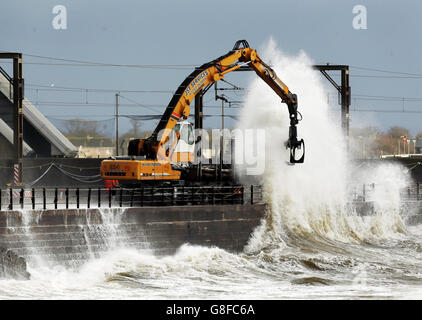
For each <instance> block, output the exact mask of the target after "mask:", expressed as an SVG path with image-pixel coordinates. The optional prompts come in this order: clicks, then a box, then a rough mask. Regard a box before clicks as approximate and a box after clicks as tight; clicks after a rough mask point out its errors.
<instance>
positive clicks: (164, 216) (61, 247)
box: [0, 204, 266, 278]
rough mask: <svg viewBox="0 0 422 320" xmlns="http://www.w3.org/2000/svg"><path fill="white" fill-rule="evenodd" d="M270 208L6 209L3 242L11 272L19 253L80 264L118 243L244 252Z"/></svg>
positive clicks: (0, 225) (156, 249)
mask: <svg viewBox="0 0 422 320" xmlns="http://www.w3.org/2000/svg"><path fill="white" fill-rule="evenodd" d="M265 208H266V207H265V205H263V204H257V205H218V206H183V207H143V208H127V209H117V208H116V209H104V210H101V211H100V210H98V209H80V210H76V209H75V210H46V211H26V212H19V211H2V212H0V248H2V250H3V251H2V252H3V253H4V254H3V256H4V257H6V258H5V259H3V260H4V261H6V262H5V263H3V264H4V265H5V267H4V268H6V267H7V269H8V270H9V273H8V274H9V275H10V274H12V273H11V272H10V269H12V270H13V268H11V266H13V263H14V262H16V261H18V260H17V259H18V257H22V258H24V259H25V260H26V261H27V263H31V264H34V265H36V264H37V263H40V262H42V263H47V264H61V265H66V266H68V267H78V266H80V265H81V264H82V263H84V262H86V261H87V260H89V259H90V258H97V257H100V256H101V255H102V254H104V253H106V252H107V251H108V250H110V249H113V248H118V247H126V248H127V247H130V248H136V249H140V250H142V249H144V250H149V251H152V252H153V253H154V254H155V255H167V254H173V253H174V252H175V251H176V250H177V248H179V247H180V246H181V245H182V244H184V243H190V244H197V245H203V246H218V247H220V248H223V249H226V250H228V251H232V252H239V251H242V250H243V248H244V246H245V245H246V243H247V241H248V239H249V237H250V235H251V233H252V231H253V230H254V228H255V227H257V226H258V225H259V224H260V221H261V219H262V218H264V215H265ZM7 252H9V253H8V254H9V256H10V255H11V254H12V255H13V257H14V258H13V257H9V256H7V254H6V253H7ZM0 256H1V255H0ZM8 257H9V258H8ZM1 261H2V260H1V258H0V264H1ZM22 266H23V264H22V261H21V260H19V263H18V264H17V265H16V270H15V274H17V275H19V276H20V277H21V278H25V277H26V276H27V275H26V273H25V272H26V270H25V268H23V267H22ZM4 268H3V269H4ZM1 270H2V267H0V276H1V275H2V271H1ZM4 275H5V272H3V276H4Z"/></svg>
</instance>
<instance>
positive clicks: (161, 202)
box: [0, 185, 262, 211]
mask: <svg viewBox="0 0 422 320" xmlns="http://www.w3.org/2000/svg"><path fill="white" fill-rule="evenodd" d="M260 202H262V187H261V186H258V185H250V186H201V187H198V186H177V187H141V188H133V189H132V188H115V189H104V188H73V189H72V188H37V189H35V188H32V189H12V188H9V189H6V190H0V211H4V210H16V209H32V210H38V209H43V210H47V209H83V208H87V209H89V208H114V207H144V206H189V205H236V204H256V203H260Z"/></svg>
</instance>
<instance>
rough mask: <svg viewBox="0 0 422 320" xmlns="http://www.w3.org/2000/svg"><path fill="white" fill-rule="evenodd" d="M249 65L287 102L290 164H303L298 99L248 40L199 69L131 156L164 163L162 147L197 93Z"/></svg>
mask: <svg viewBox="0 0 422 320" xmlns="http://www.w3.org/2000/svg"><path fill="white" fill-rule="evenodd" d="M245 64H246V65H248V66H249V67H250V68H251V69H253V70H254V71H255V72H256V73H257V74H258V76H259V77H260V78H261V79H263V80H264V81H265V82H266V83H267V84H268V85H269V86H270V87H271V88H272V89H273V90H274V91H275V92H276V94H277V95H278V96H280V98H281V99H282V102H284V103H286V104H287V106H288V109H289V114H290V129H289V139H288V140H287V142H286V147H288V148H290V162H291V163H301V162H303V160H304V150H303V156H302V157H301V158H300V159H298V160H297V159H296V158H295V151H296V149H301V148H302V147H303V148H304V143H303V140H300V141H298V140H297V129H296V124H297V123H298V121H299V120H298V117H297V116H298V111H297V97H296V95H295V94H292V93H291V92H290V91H289V89H288V87H287V86H286V85H285V84H284V83H283V82H282V81H281V80H280V79H279V78H278V77H277V75H276V73H275V72H274V71H273V70H272V69H271V68H270V67H269V66H268V65H267V64H265V63H264V62H263V61H262V59H261V58H260V57H259V56H258V54H257V53H256V51H255V50H254V49H252V48H250V47H249V44H248V43H247V41H246V40H239V41H237V42H236V44H235V46H234V47H233V49H232V50H231V51H229V52H228V53H227V54H225V55H224V56H221V57H219V58H217V59H215V60H213V61H211V62H208V63H205V64H203V65H202V66H200V67H199V68H196V69H195V70H194V71H193V72H192V73H191V74H190V75H189V76H188V77H187V78H186V79H185V80H184V81H183V82H182V84H181V85H180V86H179V88H178V89H177V91H176V92H175V94H174V95H173V98H172V99H171V101H170V103H169V105H168V106H167V108H166V110H165V112H164V114H163V116H162V117H161V120H160V122H159V123H158V125H157V127H156V128H155V130H154V132H153V134H152V135H151V136H150V137H149V138H148V139H145V140H139V139H136V140H132V141H131V142H130V144H129V155H145V156H146V157H147V158H148V159H158V160H164V159H167V158H168V154H166V151H165V150H164V148H163V146H164V144H165V143H166V142H167V141H168V139H169V136H170V133H171V130H172V129H173V128H174V127H175V125H176V124H177V122H178V121H179V120H180V119H186V118H187V117H188V116H189V113H190V104H191V102H192V100H193V99H194V98H195V96H196V94H198V92H200V90H201V89H202V88H204V87H206V86H209V85H211V84H213V83H214V82H216V81H218V80H220V79H222V78H223V77H224V75H225V74H227V73H229V72H232V71H235V70H237V69H238V68H240V67H241V66H242V65H245Z"/></svg>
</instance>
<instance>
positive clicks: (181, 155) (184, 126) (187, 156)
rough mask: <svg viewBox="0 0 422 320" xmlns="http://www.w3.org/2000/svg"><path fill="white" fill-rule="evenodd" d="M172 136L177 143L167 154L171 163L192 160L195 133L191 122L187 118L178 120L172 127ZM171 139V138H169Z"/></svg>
mask: <svg viewBox="0 0 422 320" xmlns="http://www.w3.org/2000/svg"><path fill="white" fill-rule="evenodd" d="M172 138H173V139H176V140H175V142H176V143H177V144H176V146H175V147H174V149H173V151H172V154H169V157H170V161H171V162H172V163H178V164H180V163H189V162H193V161H194V152H195V134H194V129H193V124H192V123H190V122H189V121H187V120H183V121H179V122H178V123H177V124H176V125H175V126H174V129H173V132H172ZM170 140H171V139H170Z"/></svg>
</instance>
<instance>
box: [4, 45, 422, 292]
mask: <svg viewBox="0 0 422 320" xmlns="http://www.w3.org/2000/svg"><path fill="white" fill-rule="evenodd" d="M259 53H260V55H261V56H262V57H263V58H264V60H265V61H269V62H270V63H271V65H272V66H273V67H274V69H275V71H276V72H277V74H278V76H279V77H280V78H281V79H282V80H283V81H285V82H286V84H288V86H289V88H290V89H291V91H292V92H294V93H297V95H298V97H299V110H300V111H301V113H302V114H303V121H301V122H300V124H299V126H298V134H299V137H300V138H304V139H305V142H306V158H305V163H304V164H302V165H295V166H290V165H288V164H287V163H286V162H287V161H288V151H286V150H285V149H284V148H283V142H284V140H285V139H286V136H287V132H288V125H289V123H288V113H287V108H286V107H285V105H284V104H281V103H280V99H279V98H278V97H277V96H275V94H274V92H272V91H271V89H269V88H268V87H267V86H266V84H265V83H263V82H262V80H260V79H256V80H253V81H252V82H251V84H250V87H249V90H248V94H247V98H246V102H245V104H244V106H243V108H242V112H241V119H240V121H239V123H238V128H239V129H246V128H256V129H262V130H265V142H266V144H265V149H266V152H265V153H262V154H260V155H259V156H260V157H264V158H262V159H261V160H262V161H263V162H264V163H265V171H264V172H263V173H262V174H260V175H259V176H254V177H251V176H242V177H240V179H241V180H246V181H250V180H251V179H252V180H253V181H258V182H260V183H262V184H263V185H264V199H265V201H266V202H267V203H268V211H267V215H266V218H265V219H263V220H262V223H261V225H260V226H259V227H258V228H256V230H254V232H253V234H252V235H251V238H250V240H249V242H248V245H247V246H246V247H245V249H244V251H243V252H241V253H237V254H233V253H229V252H227V251H225V250H223V249H220V248H216V247H211V248H210V247H203V246H193V245H189V244H185V245H183V246H182V247H181V248H180V249H179V250H178V251H177V252H176V254H174V255H171V256H165V257H156V256H154V255H153V254H152V252H150V251H148V250H147V249H145V250H143V251H137V250H134V249H129V248H125V247H124V243H123V244H120V245H119V246H116V245H113V246H110V250H109V252H108V253H107V254H106V255H104V256H103V257H101V258H98V259H95V258H92V259H91V260H90V261H88V262H86V264H84V265H83V266H82V267H80V268H79V269H68V268H65V267H63V266H54V267H52V266H45V265H43V264H40V263H38V264H34V265H31V264H29V272H30V273H31V280H29V281H24V280H12V279H0V299H143V300H147V299H228V300H230V299H258V300H264V299H368V298H370V299H420V298H422V289H421V285H422V238H421V234H422V225H420V226H408V225H406V223H405V217H404V216H403V212H401V211H400V190H401V189H402V188H405V187H406V186H407V185H408V184H409V183H411V181H410V177H409V175H408V173H407V172H406V170H405V169H404V168H402V167H400V166H397V165H393V164H385V165H379V166H377V167H373V168H370V169H365V168H358V169H356V168H354V169H353V170H352V168H351V166H350V164H349V160H348V157H347V152H346V151H345V150H346V148H345V143H344V138H343V136H342V133H341V130H340V128H339V126H338V123H337V122H338V121H337V122H336V120H335V119H333V117H332V112H330V110H329V106H328V104H327V101H326V90H327V88H326V87H325V86H324V82H323V81H322V80H321V78H320V76H319V74H318V73H317V72H315V71H313V70H312V69H311V68H310V65H312V64H313V62H312V60H311V59H310V58H309V57H308V56H307V55H306V53H304V52H300V53H299V54H298V55H296V56H288V55H286V54H284V53H283V52H282V51H281V50H280V49H279V48H278V47H277V44H276V43H275V41H273V40H270V41H269V42H268V43H267V44H266V45H265V47H264V48H262V50H261V51H260V52H259ZM261 142H262V141H261ZM245 147H248V148H253V147H254V145H253V144H251V145H248V146H245ZM362 183H375V184H376V186H377V188H376V189H375V191H374V192H373V194H372V195H371V197H372V198H371V200H372V201H374V205H375V214H374V215H373V216H366V217H361V216H358V215H357V214H356V212H354V211H353V210H352V209H350V208H349V207H348V206H347V203H348V202H349V201H350V192H349V190H350V186H351V185H360V184H362ZM105 234H107V233H105Z"/></svg>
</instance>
